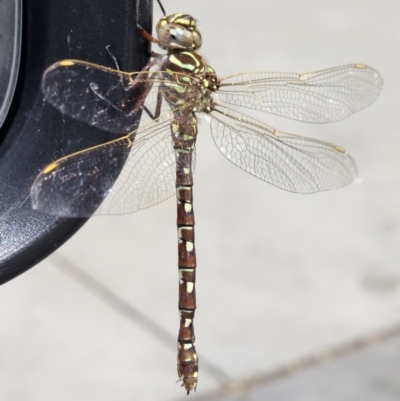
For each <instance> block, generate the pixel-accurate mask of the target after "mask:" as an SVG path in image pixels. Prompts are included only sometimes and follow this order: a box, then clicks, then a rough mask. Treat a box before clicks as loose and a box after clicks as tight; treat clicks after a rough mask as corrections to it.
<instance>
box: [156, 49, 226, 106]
mask: <svg viewBox="0 0 400 401" xmlns="http://www.w3.org/2000/svg"><path fill="white" fill-rule="evenodd" d="M160 73H161V74H162V76H163V78H164V84H163V86H164V89H163V95H164V97H165V98H166V100H167V101H168V102H169V103H170V104H171V105H172V106H174V107H178V106H183V105H184V106H185V109H186V108H189V109H191V110H192V111H195V112H209V111H211V109H212V108H213V104H214V101H213V98H212V92H215V91H217V90H218V88H219V86H220V80H219V79H218V77H217V75H216V74H215V71H214V69H213V68H212V67H211V66H210V65H209V64H208V62H207V61H206V60H205V59H204V58H203V57H202V56H201V55H200V54H198V53H197V52H195V51H189V50H183V51H182V50H181V51H174V52H171V53H169V54H166V55H164V56H163V57H162V59H161V60H160Z"/></svg>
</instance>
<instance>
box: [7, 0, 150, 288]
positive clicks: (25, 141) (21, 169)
mask: <svg viewBox="0 0 400 401" xmlns="http://www.w3.org/2000/svg"><path fill="white" fill-rule="evenodd" d="M140 3H141V4H140V24H141V25H142V26H143V27H144V28H145V29H146V30H148V31H149V32H150V31H151V25H152V0H140ZM135 15H136V0H118V1H114V0H96V1H82V0H69V1H67V2H66V1H64V0H41V1H37V0H25V1H24V5H23V35H22V50H21V64H20V65H21V67H20V72H19V76H18V83H17V88H16V93H15V95H14V99H13V103H12V105H11V108H10V111H9V113H8V116H7V119H6V121H5V123H4V125H3V127H2V128H1V130H0V137H1V138H4V139H3V142H2V143H1V146H0V284H3V283H5V282H7V281H9V280H11V279H12V278H14V277H16V276H18V275H19V274H21V273H23V272H24V271H26V270H28V269H29V268H31V267H32V266H34V265H35V264H36V263H38V262H40V261H41V260H43V259H44V258H46V257H47V256H48V255H50V254H51V253H52V252H54V251H55V250H56V249H57V248H58V247H59V246H60V245H62V244H63V243H64V242H65V241H66V240H67V239H69V238H70V237H71V236H72V235H73V234H74V233H75V232H76V231H77V230H79V228H80V227H82V225H83V224H84V223H85V222H86V221H87V220H86V219H65V218H58V217H53V216H47V215H44V214H41V213H39V212H36V211H33V210H32V209H31V203H30V198H29V190H30V187H31V185H32V183H33V181H34V179H35V177H36V175H37V174H38V173H39V171H40V170H41V169H42V168H43V167H44V166H45V165H46V164H48V163H49V162H51V161H53V160H54V159H57V158H59V157H61V156H63V155H65V154H68V153H71V152H74V151H77V150H80V149H84V148H86V147H89V146H93V145H95V144H98V143H101V142H104V141H107V140H108V139H110V137H109V134H107V133H105V132H102V131H99V130H96V129H94V128H92V127H88V126H87V125H84V124H81V123H78V122H76V121H74V120H72V119H69V118H68V117H66V116H63V115H62V114H61V113H59V112H58V111H57V110H55V109H53V108H52V107H51V106H50V105H48V104H46V103H45V102H44V99H43V95H42V94H41V93H40V81H41V77H42V74H43V71H44V70H45V69H46V68H47V67H48V66H49V65H51V64H52V63H54V62H55V61H58V60H63V59H66V58H73V59H80V60H86V61H90V62H93V63H98V64H102V65H106V66H110V67H114V64H113V63H114V62H113V60H112V58H111V57H110V55H109V54H108V52H107V50H106V46H107V45H110V50H111V52H112V53H113V54H114V55H115V56H116V57H117V59H118V61H119V64H120V67H121V69H122V70H126V71H139V70H141V69H142V68H143V66H144V65H145V64H146V62H147V60H148V55H149V49H150V48H149V43H147V42H146V41H144V40H143V38H142V37H140V35H139V34H138V32H137V29H136V24H135V18H136V17H135Z"/></svg>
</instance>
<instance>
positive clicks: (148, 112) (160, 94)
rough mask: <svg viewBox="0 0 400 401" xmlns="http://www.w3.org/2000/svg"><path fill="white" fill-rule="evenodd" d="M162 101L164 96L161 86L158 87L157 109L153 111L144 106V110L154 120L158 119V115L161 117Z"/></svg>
mask: <svg viewBox="0 0 400 401" xmlns="http://www.w3.org/2000/svg"><path fill="white" fill-rule="evenodd" d="M162 101H163V97H162V93H161V90H160V88H158V93H157V105H156V110H155V112H154V115H153V113H152V112H151V111H150V110H149V109H148V108H147V107H146V106H144V107H143V110H144V111H145V112H146V113H147V114H148V116H149V117H150V118H151V119H152V120H157V118H158V117H160V115H161V105H162Z"/></svg>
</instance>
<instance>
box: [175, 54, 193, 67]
mask: <svg viewBox="0 0 400 401" xmlns="http://www.w3.org/2000/svg"><path fill="white" fill-rule="evenodd" d="M169 60H170V61H171V62H172V63H174V64H175V65H177V66H178V67H181V68H183V69H185V70H189V71H193V70H194V69H195V68H196V67H195V66H194V65H192V64H185V63H182V62H181V61H180V60H178V59H177V58H176V57H175V55H174V54H171V56H170V57H169Z"/></svg>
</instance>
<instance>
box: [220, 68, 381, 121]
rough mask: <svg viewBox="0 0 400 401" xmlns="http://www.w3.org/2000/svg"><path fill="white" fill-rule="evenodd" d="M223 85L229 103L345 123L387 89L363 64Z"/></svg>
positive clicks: (236, 79) (237, 78)
mask: <svg viewBox="0 0 400 401" xmlns="http://www.w3.org/2000/svg"><path fill="white" fill-rule="evenodd" d="M221 82H222V85H221V87H220V89H219V91H218V94H219V98H220V99H221V100H222V101H224V102H225V103H228V104H231V105H235V106H242V107H247V108H250V109H255V110H260V111H263V112H266V113H272V114H276V115H278V116H282V117H286V118H291V119H293V120H298V121H303V122H310V123H327V122H332V121H338V120H342V119H344V118H346V117H348V116H349V115H351V114H353V113H355V112H356V111H358V110H361V109H363V108H364V107H367V106H368V105H370V104H371V103H372V102H373V101H374V100H375V99H376V98H377V97H378V95H379V93H380V92H381V90H382V87H383V80H382V78H381V77H380V75H379V74H378V72H377V71H375V70H374V69H372V68H370V67H368V66H366V65H363V64H350V65H343V66H339V67H334V68H329V69H327V70H322V71H316V72H310V73H306V74H295V73H283V72H253V73H242V74H236V75H232V76H229V77H226V78H223V79H222V81H221Z"/></svg>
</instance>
